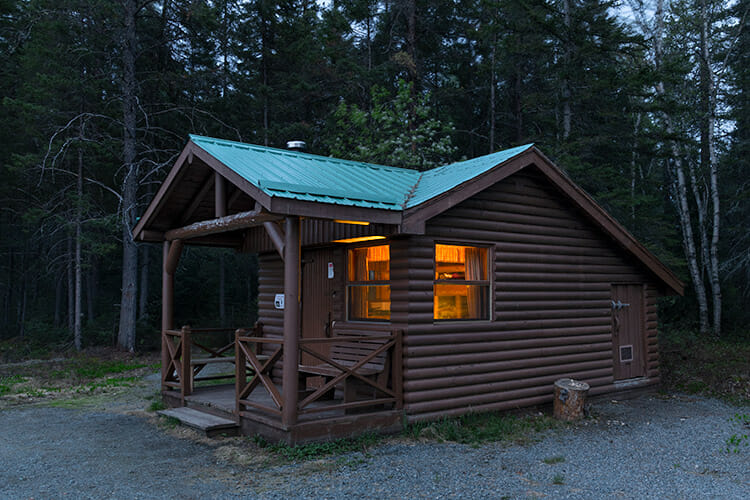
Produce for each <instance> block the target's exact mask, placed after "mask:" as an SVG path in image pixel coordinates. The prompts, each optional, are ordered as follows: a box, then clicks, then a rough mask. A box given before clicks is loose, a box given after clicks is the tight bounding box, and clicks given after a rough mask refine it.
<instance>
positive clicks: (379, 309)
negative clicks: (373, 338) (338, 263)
mask: <svg viewBox="0 0 750 500" xmlns="http://www.w3.org/2000/svg"><path fill="white" fill-rule="evenodd" d="M390 261H391V256H390V251H389V247H388V245H378V246H374V247H359V248H352V249H350V250H349V253H348V265H347V289H348V290H347V300H348V308H347V310H348V315H347V316H348V319H350V320H355V321H389V320H390V319H391V285H390V281H389V280H390V279H391V277H390V264H391V262H390Z"/></svg>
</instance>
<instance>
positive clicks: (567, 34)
mask: <svg viewBox="0 0 750 500" xmlns="http://www.w3.org/2000/svg"><path fill="white" fill-rule="evenodd" d="M563 16H564V17H563V23H564V25H565V30H564V35H563V36H564V39H563V81H562V105H563V135H562V138H563V140H567V139H568V137H570V128H571V122H572V120H573V111H572V110H571V106H570V99H571V92H570V62H571V52H572V50H571V43H572V37H571V29H570V26H571V22H570V0H563Z"/></svg>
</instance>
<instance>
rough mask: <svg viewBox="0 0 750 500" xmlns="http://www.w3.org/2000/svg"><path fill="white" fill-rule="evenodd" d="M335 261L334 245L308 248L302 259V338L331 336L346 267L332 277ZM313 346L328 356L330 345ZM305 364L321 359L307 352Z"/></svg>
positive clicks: (314, 362) (315, 362) (304, 359)
mask: <svg viewBox="0 0 750 500" xmlns="http://www.w3.org/2000/svg"><path fill="white" fill-rule="evenodd" d="M333 262H334V251H333V249H332V248H321V249H314V250H306V251H305V252H304V255H303V258H302V318H301V319H302V325H301V329H302V338H303V339H309V338H322V337H328V336H330V335H331V322H332V321H333V319H334V305H335V300H336V294H337V293H339V294H340V293H341V292H339V291H338V290H337V288H338V287H337V283H338V282H339V281H340V279H339V274H340V273H341V272H343V270H342V269H336V268H335V267H334V269H333V278H329V277H328V276H329V267H328V266H329V263H333ZM311 349H312V350H314V351H316V352H320V353H321V354H324V355H328V346H327V345H326V344H317V345H315V344H313V345H312V346H311ZM302 363H303V364H320V363H322V361H321V360H319V359H317V358H315V357H314V356H311V355H309V354H304V355H303V356H302Z"/></svg>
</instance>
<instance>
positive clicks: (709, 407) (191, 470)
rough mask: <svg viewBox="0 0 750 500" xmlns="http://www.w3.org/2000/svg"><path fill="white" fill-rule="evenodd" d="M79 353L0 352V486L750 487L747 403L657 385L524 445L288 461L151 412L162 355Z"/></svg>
mask: <svg viewBox="0 0 750 500" xmlns="http://www.w3.org/2000/svg"><path fill="white" fill-rule="evenodd" d="M84 361H85V360H83V361H80V362H76V361H74V362H73V363H71V362H69V361H64V360H62V361H61V360H56V361H52V362H48V363H25V364H21V365H19V364H14V365H12V366H8V365H4V366H0V384H4V385H5V386H6V387H9V389H8V390H7V391H5V393H4V394H2V395H0V437H1V438H2V439H0V443H1V444H0V463H2V464H3V467H1V468H0V498H9V499H26V498H61V497H71V498H128V499H129V498H186V499H190V498H196V499H197V498H263V499H282V498H283V499H289V498H336V499H346V500H350V499H352V498H542V497H548V498H737V499H743V500H744V499H746V498H750V438H748V437H747V435H748V434H750V407H748V406H747V405H744V406H743V405H739V406H737V405H732V404H728V403H726V402H722V401H719V400H716V399H711V398H704V397H700V396H692V395H684V394H682V395H681V394H656V395H652V396H645V397H641V398H638V399H635V400H631V401H603V402H600V403H597V404H595V405H594V415H593V416H592V417H590V418H588V419H586V420H585V421H583V422H581V423H580V424H578V425H575V426H570V427H563V428H560V429H555V430H551V431H548V432H546V433H544V434H543V435H541V436H539V439H535V440H531V441H530V442H529V443H527V444H524V445H507V444H498V443H486V444H480V445H459V444H455V443H443V442H437V441H435V440H434V439H432V440H415V439H411V438H404V437H398V436H397V437H394V438H389V439H386V440H383V441H381V442H380V443H379V444H376V445H374V446H372V447H371V448H369V449H362V450H361V451H357V452H350V453H346V454H339V455H336V454H334V455H329V456H322V457H317V458H312V459H307V460H303V461H300V462H290V461H288V460H286V459H284V458H283V457H282V456H280V455H279V454H278V453H274V452H273V451H269V449H268V448H263V447H261V446H258V444H257V443H256V442H255V441H254V440H253V439H251V438H246V437H235V438H219V439H207V438H205V437H201V436H200V435H198V434H197V433H196V432H194V431H192V430H189V429H185V428H182V427H179V426H176V425H175V424H174V423H173V422H172V421H170V420H168V419H164V418H161V417H157V416H156V414H155V412H154V411H151V410H153V409H154V408H156V407H158V406H159V404H158V384H159V376H158V374H157V373H156V364H155V361H156V360H155V359H154V358H128V357H124V358H122V359H119V358H117V357H116V356H115V357H114V358H112V359H103V360H100V361H101V362H96V363H94V365H96V366H94V367H93V368H92V367H91V363H90V362H84ZM89 361H90V360H89ZM97 363H98V364H97ZM53 373H54V374H55V375H56V376H57V377H58V380H57V382H55V381H54V380H53V379H54V378H55V377H53V376H52V375H51V374H53ZM63 379H65V381H63ZM56 387H57V388H59V389H56ZM743 436H744V437H743Z"/></svg>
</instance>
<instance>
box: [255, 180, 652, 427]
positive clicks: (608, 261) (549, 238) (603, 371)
mask: <svg viewBox="0 0 750 500" xmlns="http://www.w3.org/2000/svg"><path fill="white" fill-rule="evenodd" d="M306 223H307V224H308V226H307V227H306V229H303V238H305V240H304V241H305V245H315V244H319V243H322V242H324V241H330V239H331V236H332V231H335V232H336V233H337V236H339V237H353V236H357V235H362V234H367V233H370V234H372V232H377V231H380V230H383V229H385V228H379V227H377V226H374V225H373V226H343V225H332V223H325V224H323V225H322V226H316V225H315V224H317V223H315V222H314V221H308V222H306ZM337 226H340V227H337ZM258 230H260V231H262V228H259V229H258ZM315 231H319V233H316V232H315ZM305 234H307V236H306V237H305V236H304V235H305ZM256 236H257V237H256V238H255V239H254V240H252V238H251V239H249V240H247V241H246V242H247V243H248V246H249V247H253V248H256V249H257V248H261V249H265V250H266V251H265V252H263V253H261V254H260V256H259V264H260V274H259V297H258V310H259V318H260V321H262V322H263V323H264V325H265V326H264V332H265V335H267V336H279V337H280V336H281V335H282V333H283V311H281V310H277V309H275V308H274V305H273V300H274V295H275V294H276V293H282V292H283V262H282V261H281V259H280V258H279V257H278V254H277V253H276V252H275V251H273V248H272V246H271V243H270V241H264V240H263V237H261V236H262V234H259V235H256ZM435 242H445V243H459V244H472V243H474V244H478V245H488V246H490V248H491V252H492V254H493V258H492V259H491V261H492V264H491V265H492V266H493V270H494V273H491V278H492V286H491V289H492V295H493V298H494V308H493V311H492V314H493V319H492V320H491V321H465V322H437V323H436V322H435V321H434V320H433V272H434V271H433V265H434V263H433V258H434V244H435ZM388 243H389V244H390V246H391V249H390V253H391V267H390V274H391V322H390V323H366V322H351V323H350V322H346V321H345V318H344V315H345V310H346V309H345V295H346V293H345V290H343V289H342V290H341V293H339V294H337V297H338V298H339V301H340V303H338V304H337V306H336V308H335V316H336V317H335V318H334V320H335V322H336V323H335V325H334V332H335V333H337V334H347V333H364V332H382V331H390V330H392V329H403V330H404V332H405V335H404V364H403V369H404V408H405V410H406V413H407V417H408V419H409V420H411V421H417V420H424V419H434V418H440V417H443V416H451V415H459V414H462V413H466V412H468V411H481V410H494V409H497V410H504V409H512V408H518V407H523V406H530V405H535V404H544V403H549V402H551V400H552V384H553V383H554V381H555V380H557V379H558V378H562V377H570V378H574V379H579V380H583V381H585V382H587V383H588V384H589V385H590V386H591V390H590V394H591V395H598V394H603V393H606V392H608V391H613V390H615V389H617V388H618V387H617V384H616V383H615V381H614V378H613V352H612V351H613V350H612V316H611V314H612V311H611V307H610V300H611V296H610V294H611V285H612V283H643V284H644V286H645V300H646V340H645V342H646V352H647V374H646V379H645V380H644V381H643V382H642V384H643V385H649V384H655V383H658V381H659V356H658V346H657V336H656V332H657V312H656V301H657V298H658V297H659V295H660V290H659V289H657V283H658V281H657V280H656V279H655V278H654V277H653V276H651V275H650V274H649V271H648V270H647V269H646V268H645V267H644V266H642V265H640V264H639V263H638V262H636V261H635V260H634V259H633V258H631V257H630V256H629V254H628V253H627V252H625V251H624V250H622V249H620V248H619V247H618V246H617V245H616V243H614V242H613V240H611V239H610V238H608V237H607V236H606V235H604V234H603V233H602V232H601V231H600V230H599V229H598V228H596V227H595V226H594V225H593V224H592V223H591V222H589V221H588V219H586V217H585V216H584V215H583V214H582V213H580V212H579V211H578V209H577V208H575V207H574V206H573V205H572V203H570V202H569V201H567V199H566V198H564V196H563V195H561V194H560V193H559V192H558V191H557V190H556V189H555V188H554V187H553V186H552V185H551V184H550V183H549V182H548V181H546V180H545V178H544V177H543V176H542V175H541V174H540V173H538V172H534V171H533V170H531V169H530V168H527V169H525V170H524V171H523V172H521V173H518V174H515V175H513V176H512V177H510V178H508V179H505V180H504V181H502V182H500V183H498V184H497V185H495V186H493V187H491V188H488V189H487V190H485V191H483V192H481V193H479V194H477V195H475V196H473V197H472V198H470V199H469V200H466V201H464V202H462V203H460V204H459V205H457V206H455V207H454V208H452V209H450V210H448V211H446V212H444V213H443V214H441V215H439V216H437V217H435V218H434V219H431V220H430V221H428V223H427V231H426V235H424V236H392V237H390V238H389V240H388ZM268 250H270V251H268ZM304 255H305V253H304V252H303V259H304ZM335 255H336V257H335V259H336V262H335V267H336V270H337V272H338V270H341V272H344V271H345V259H344V256H345V252H344V251H343V249H342V251H337V252H336V253H335ZM341 286H342V288H343V286H344V284H343V282H342V284H341Z"/></svg>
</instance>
